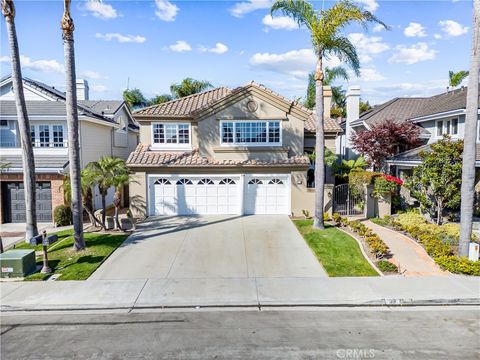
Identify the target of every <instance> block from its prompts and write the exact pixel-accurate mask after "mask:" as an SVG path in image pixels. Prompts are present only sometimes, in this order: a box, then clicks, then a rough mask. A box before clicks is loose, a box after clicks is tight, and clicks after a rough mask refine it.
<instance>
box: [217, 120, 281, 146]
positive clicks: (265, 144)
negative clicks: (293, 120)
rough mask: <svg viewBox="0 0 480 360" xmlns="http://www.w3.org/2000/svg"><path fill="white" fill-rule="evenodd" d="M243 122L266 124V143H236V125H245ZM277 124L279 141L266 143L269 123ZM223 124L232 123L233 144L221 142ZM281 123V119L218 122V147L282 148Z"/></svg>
mask: <svg viewBox="0 0 480 360" xmlns="http://www.w3.org/2000/svg"><path fill="white" fill-rule="evenodd" d="M245 122H263V123H266V124H267V142H264V143H245V142H236V141H235V140H236V139H235V136H236V132H237V129H236V124H238V123H245ZM273 122H277V123H278V127H279V131H280V134H279V136H280V139H279V140H280V141H279V142H276V143H271V142H268V137H269V130H270V125H268V124H269V123H273ZM224 123H233V142H232V143H224V142H223V124H224ZM282 124H283V121H282V120H281V119H278V120H275V119H268V120H263V119H248V120H247V119H245V120H235V119H232V120H220V129H219V134H220V146H224V147H268V146H282V143H283V126H282Z"/></svg>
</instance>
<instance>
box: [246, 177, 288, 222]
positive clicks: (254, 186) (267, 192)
mask: <svg viewBox="0 0 480 360" xmlns="http://www.w3.org/2000/svg"><path fill="white" fill-rule="evenodd" d="M245 183H246V187H245V205H244V206H245V214H287V215H288V214H289V198H290V191H289V177H288V175H279V176H255V175H249V176H247V177H246V178H245Z"/></svg>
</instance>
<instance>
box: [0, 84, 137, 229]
mask: <svg viewBox="0 0 480 360" xmlns="http://www.w3.org/2000/svg"><path fill="white" fill-rule="evenodd" d="M23 87H24V93H25V99H26V104H27V113H28V116H29V119H30V126H31V136H32V143H33V152H34V157H35V173H36V178H37V219H38V221H39V222H51V221H52V219H53V214H52V213H53V210H54V209H55V207H56V206H57V205H60V204H63V203H64V196H63V189H62V186H61V185H62V184H63V177H64V174H68V172H69V170H68V150H69V146H68V145H69V144H68V136H67V120H66V119H67V117H66V105H65V93H63V92H61V91H59V90H57V89H55V88H54V87H51V86H48V85H46V84H44V83H41V82H39V81H35V80H31V79H28V78H24V79H23ZM77 98H78V107H77V108H78V117H79V124H80V126H79V132H80V160H81V166H82V168H84V167H85V166H86V165H87V164H88V163H89V162H91V161H96V160H98V159H99V158H100V157H101V156H102V155H108V156H117V157H120V158H123V159H125V160H126V159H127V157H128V155H129V154H130V153H131V152H132V151H133V150H135V148H136V146H137V144H138V133H139V130H138V124H137V123H136V122H135V120H134V119H133V117H132V115H131V113H130V111H129V109H128V107H127V106H126V105H125V103H124V102H123V101H117V100H89V88H88V82H87V81H85V80H77ZM0 161H1V162H3V163H8V164H9V167H8V168H7V169H6V170H4V171H3V173H2V174H0V199H1V206H0V223H6V222H25V202H24V189H23V167H22V166H23V165H22V156H21V148H20V134H19V132H18V120H17V110H16V106H15V100H14V95H13V89H12V79H11V77H10V76H7V77H4V78H2V79H0ZM113 193H114V191H113V189H111V190H110V191H109V195H108V198H107V203H110V202H111V200H112V198H113ZM94 195H95V196H94V203H95V204H94V205H95V207H96V208H99V207H101V198H100V195H99V193H98V191H95V194H94Z"/></svg>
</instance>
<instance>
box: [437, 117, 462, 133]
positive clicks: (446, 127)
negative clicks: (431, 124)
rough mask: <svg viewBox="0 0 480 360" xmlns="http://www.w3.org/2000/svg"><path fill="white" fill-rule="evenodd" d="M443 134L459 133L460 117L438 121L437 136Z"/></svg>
mask: <svg viewBox="0 0 480 360" xmlns="http://www.w3.org/2000/svg"><path fill="white" fill-rule="evenodd" d="M443 135H458V118H455V119H452V120H438V121H437V137H441V136H443Z"/></svg>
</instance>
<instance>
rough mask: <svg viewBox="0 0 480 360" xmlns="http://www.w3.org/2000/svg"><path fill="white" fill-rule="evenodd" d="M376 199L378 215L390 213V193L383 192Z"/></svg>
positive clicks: (382, 215) (381, 216)
mask: <svg viewBox="0 0 480 360" xmlns="http://www.w3.org/2000/svg"><path fill="white" fill-rule="evenodd" d="M376 199H377V204H378V205H377V206H378V217H379V218H383V217H384V216H385V215H388V216H390V215H392V194H391V193H389V192H385V193H382V194H381V195H380V196H379V197H377V198H376Z"/></svg>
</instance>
